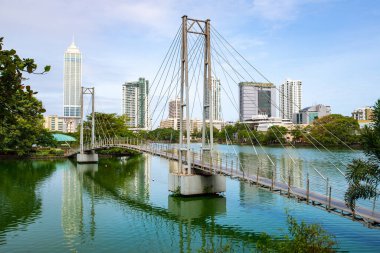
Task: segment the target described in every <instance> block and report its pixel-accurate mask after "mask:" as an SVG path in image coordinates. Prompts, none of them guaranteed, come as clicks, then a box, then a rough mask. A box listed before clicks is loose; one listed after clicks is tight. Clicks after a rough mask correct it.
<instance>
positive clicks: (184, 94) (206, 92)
mask: <svg viewBox="0 0 380 253" xmlns="http://www.w3.org/2000/svg"><path fill="white" fill-rule="evenodd" d="M210 28H211V27H210V20H209V19H207V20H199V19H192V18H188V17H187V16H183V17H182V46H181V90H180V128H179V130H180V138H179V149H178V172H177V173H170V174H169V190H170V191H172V192H176V193H179V194H181V195H199V194H210V193H219V192H224V191H225V190H226V179H225V177H224V176H221V175H204V174H200V172H199V171H196V170H195V169H194V168H193V167H192V164H194V161H192V155H191V147H190V130H191V127H190V123H191V122H190V99H189V92H190V91H189V89H190V88H189V78H188V74H189V66H188V34H189V33H193V34H196V35H199V36H204V38H205V39H204V41H205V45H204V48H205V50H204V71H203V76H204V83H203V108H202V111H203V122H202V156H203V155H204V154H205V153H207V152H209V153H210V157H212V155H211V152H212V150H213V142H214V140H213V117H214V116H213V109H212V108H213V99H212V97H213V92H212V80H211V36H210V34H211V33H210ZM184 109H186V111H184ZM207 110H208V121H209V127H210V142H209V144H207V141H206V132H207V131H206V128H207V125H206V114H207V113H206V112H207ZM185 115H186V117H185ZM184 123H185V125H184ZM184 131H186V143H184V140H183V134H184ZM183 158H185V160H183Z"/></svg>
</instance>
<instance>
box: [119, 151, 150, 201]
mask: <svg viewBox="0 0 380 253" xmlns="http://www.w3.org/2000/svg"><path fill="white" fill-rule="evenodd" d="M134 159H138V160H137V161H136V160H134ZM151 159H152V156H151V155H148V154H143V155H142V156H140V157H139V158H133V159H131V160H129V159H127V166H128V163H133V165H132V164H131V165H130V166H131V167H132V166H135V165H137V171H136V172H135V173H132V174H131V175H130V176H131V177H128V178H126V179H125V182H124V185H123V187H122V189H121V192H120V193H121V194H125V195H130V194H131V193H133V194H135V196H140V197H143V198H145V199H146V198H148V197H149V191H150V168H151Z"/></svg>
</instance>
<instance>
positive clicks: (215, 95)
mask: <svg viewBox="0 0 380 253" xmlns="http://www.w3.org/2000/svg"><path fill="white" fill-rule="evenodd" d="M211 84H212V85H211V89H212V101H213V105H212V106H213V111H212V112H213V120H215V121H219V120H221V118H222V117H221V104H220V93H221V90H220V88H221V87H220V80H219V79H216V78H215V77H212V79H211ZM208 92H209V90H206V95H207V97H206V98H207V99H206V101H207V103H208V101H209V96H208ZM209 108H210V107H208V108H206V120H208V119H210V110H209Z"/></svg>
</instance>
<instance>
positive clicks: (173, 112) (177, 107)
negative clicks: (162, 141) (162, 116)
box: [169, 98, 181, 119]
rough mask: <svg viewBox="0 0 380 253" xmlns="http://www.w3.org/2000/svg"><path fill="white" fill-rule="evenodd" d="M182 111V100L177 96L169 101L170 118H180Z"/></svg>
mask: <svg viewBox="0 0 380 253" xmlns="http://www.w3.org/2000/svg"><path fill="white" fill-rule="evenodd" d="M180 113H181V100H180V99H179V98H176V99H174V100H170V101H169V118H176V119H179V118H180Z"/></svg>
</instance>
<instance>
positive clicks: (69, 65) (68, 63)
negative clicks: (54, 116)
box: [63, 42, 82, 132]
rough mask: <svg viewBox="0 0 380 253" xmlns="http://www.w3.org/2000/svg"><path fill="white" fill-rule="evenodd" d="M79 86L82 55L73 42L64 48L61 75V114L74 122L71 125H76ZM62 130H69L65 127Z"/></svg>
mask: <svg viewBox="0 0 380 253" xmlns="http://www.w3.org/2000/svg"><path fill="white" fill-rule="evenodd" d="M81 87H82V55H81V53H80V51H79V49H78V48H77V47H76V45H75V44H74V42H72V43H71V45H70V47H69V48H68V49H67V50H66V52H65V55H64V75H63V116H64V117H65V118H67V119H70V120H68V121H66V122H67V123H69V122H74V123H71V124H72V126H71V127H73V126H75V128H76V126H77V125H78V122H79V118H80V111H81V101H80V100H81ZM68 128H70V127H67V126H65V127H64V129H63V130H64V131H65V132H70V131H68V130H66V129H68Z"/></svg>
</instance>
